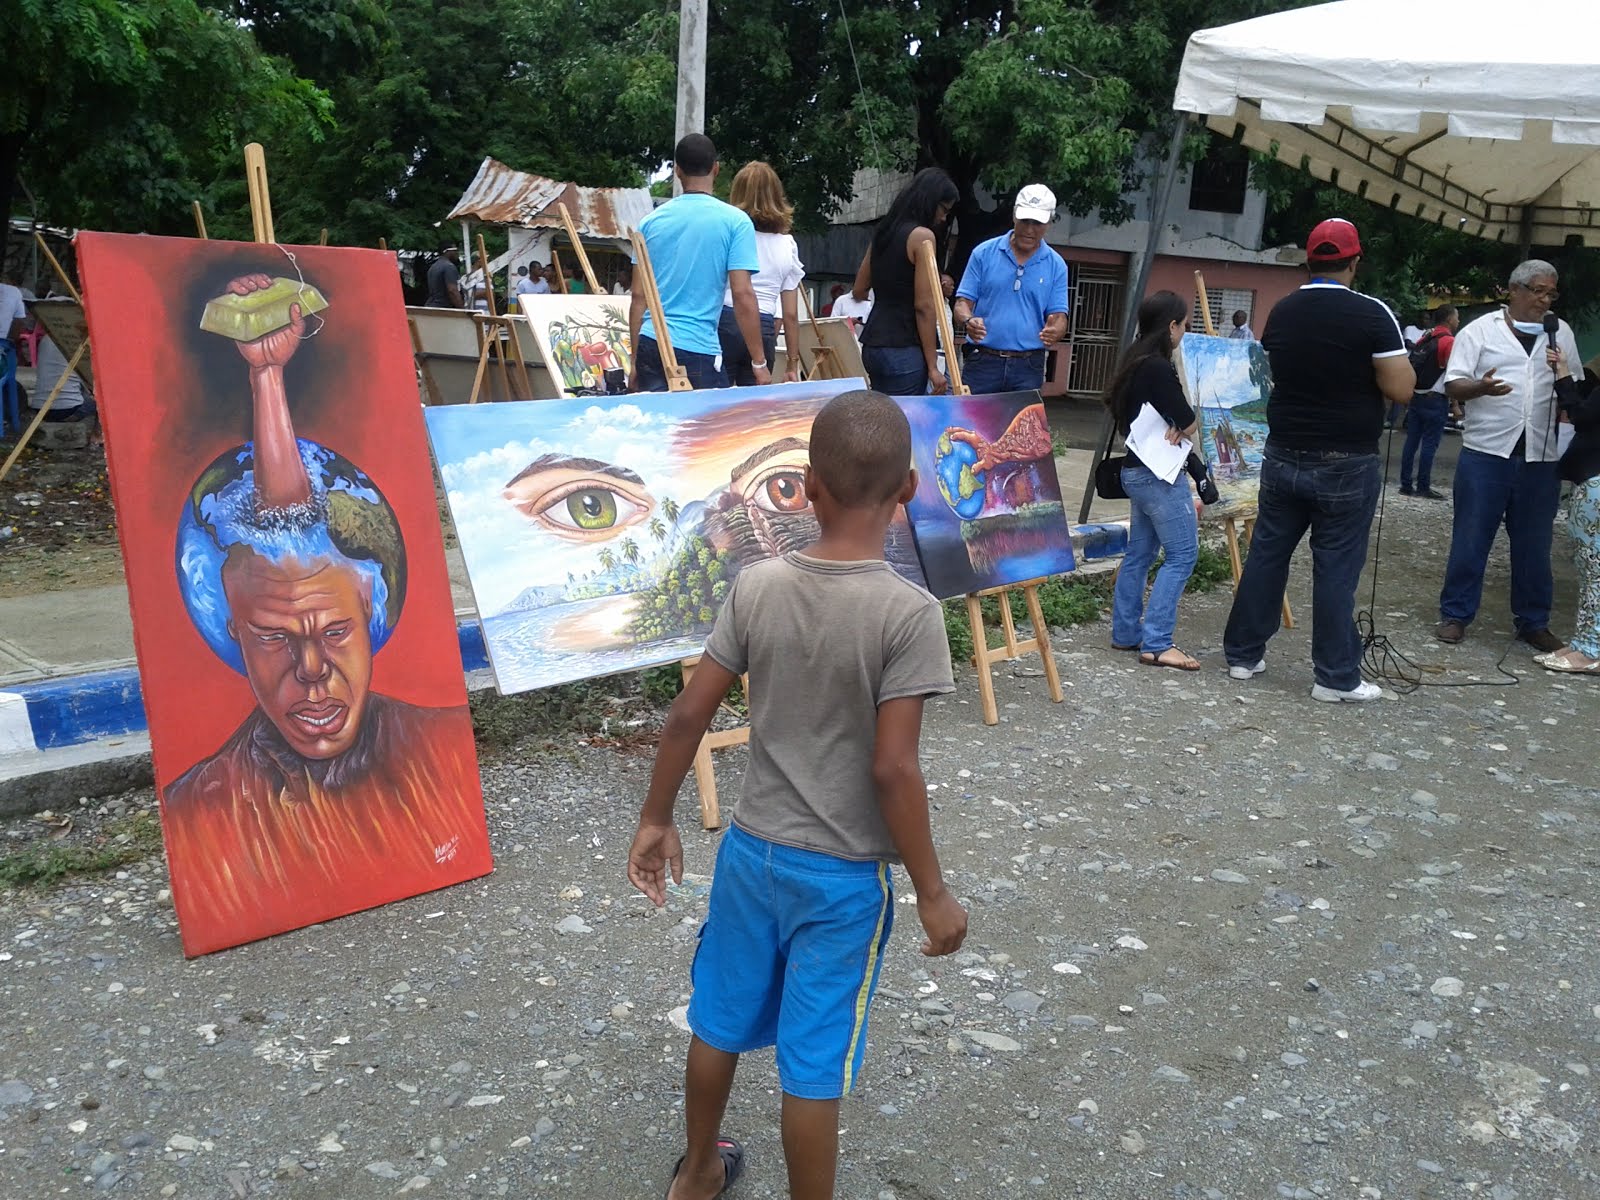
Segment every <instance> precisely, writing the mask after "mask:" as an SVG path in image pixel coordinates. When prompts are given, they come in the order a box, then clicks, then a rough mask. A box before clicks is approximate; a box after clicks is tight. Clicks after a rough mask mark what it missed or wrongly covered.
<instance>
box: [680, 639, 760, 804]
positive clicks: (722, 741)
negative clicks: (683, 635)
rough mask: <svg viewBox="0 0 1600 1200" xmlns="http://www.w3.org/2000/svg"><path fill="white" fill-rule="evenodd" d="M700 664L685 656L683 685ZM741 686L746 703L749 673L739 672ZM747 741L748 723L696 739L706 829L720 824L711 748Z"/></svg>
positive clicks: (697, 781)
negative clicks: (741, 674)
mask: <svg viewBox="0 0 1600 1200" xmlns="http://www.w3.org/2000/svg"><path fill="white" fill-rule="evenodd" d="M699 665H700V658H699V656H698V655H697V656H696V657H694V658H686V659H684V660H683V661H682V662H681V663H680V664H679V668H680V669H681V670H682V671H683V686H684V687H688V686H689V680H691V679H693V678H694V673H695V668H697V667H698V666H699ZM739 682H740V685H741V686H742V687H743V688H744V699H745V704H746V706H748V705H749V703H750V676H748V675H745V676H742V677H741V678H740V680H739ZM749 744H750V726H748V725H739V726H737V727H735V728H733V729H713V730H712V731H711V732H709V733H707V734H706V735H705V736H704V737H703V738H701V739H700V745H699V747H698V748H697V749H696V750H695V752H694V785H695V787H696V788H697V789H698V790H699V792H700V824H701V826H702V827H703V828H706V829H721V828H722V809H721V807H720V806H719V805H718V803H717V770H716V764H715V762H714V761H713V760H712V758H711V752H712V751H713V750H726V749H727V748H728V747H729V746H748V745H749Z"/></svg>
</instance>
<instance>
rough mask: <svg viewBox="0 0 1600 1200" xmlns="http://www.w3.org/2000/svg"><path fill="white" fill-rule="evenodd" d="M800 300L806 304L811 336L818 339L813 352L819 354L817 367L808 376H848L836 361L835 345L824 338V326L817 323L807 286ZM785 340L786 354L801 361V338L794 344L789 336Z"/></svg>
mask: <svg viewBox="0 0 1600 1200" xmlns="http://www.w3.org/2000/svg"><path fill="white" fill-rule="evenodd" d="M800 300H801V302H802V303H804V304H805V306H806V323H807V324H809V325H810V326H811V336H812V337H814V338H815V339H816V341H817V348H816V350H815V351H814V352H813V353H815V354H816V356H817V367H816V370H815V371H808V372H806V378H807V379H844V378H846V376H845V373H844V371H843V369H841V368H840V366H839V365H838V364H837V363H836V362H834V358H835V357H836V356H835V354H834V352H833V347H832V346H829V345H827V344H826V343H824V342H823V340H822V326H820V325H818V324H817V314H816V310H814V309H813V308H812V307H811V294H810V293H809V292H808V291H807V290H806V289H805V288H801V289H800ZM795 332H796V334H798V333H799V330H796V331H795ZM784 341H785V344H784V352H785V353H786V354H791V355H793V356H794V360H795V361H796V362H799V361H800V339H799V337H798V336H797V337H796V338H795V339H794V343H795V344H794V345H793V346H790V345H788V339H787V338H786V339H784ZM802 365H803V364H802Z"/></svg>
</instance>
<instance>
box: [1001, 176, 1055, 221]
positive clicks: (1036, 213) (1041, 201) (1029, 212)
mask: <svg viewBox="0 0 1600 1200" xmlns="http://www.w3.org/2000/svg"><path fill="white" fill-rule="evenodd" d="M1011 211H1012V212H1013V213H1014V214H1015V215H1016V218H1017V219H1018V220H1019V221H1041V222H1043V223H1044V224H1046V225H1048V224H1050V222H1051V221H1054V220H1055V219H1056V194H1055V193H1054V192H1052V191H1051V190H1050V189H1049V188H1047V187H1045V185H1044V184H1042V183H1030V184H1029V185H1028V186H1027V187H1025V188H1023V189H1022V190H1021V191H1020V192H1018V193H1017V203H1016V207H1014V208H1013V209H1012V210H1011Z"/></svg>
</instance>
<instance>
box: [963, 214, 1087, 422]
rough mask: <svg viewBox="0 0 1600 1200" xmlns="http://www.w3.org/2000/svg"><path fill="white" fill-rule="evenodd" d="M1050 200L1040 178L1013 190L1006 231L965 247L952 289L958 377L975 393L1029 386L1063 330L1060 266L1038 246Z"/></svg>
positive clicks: (1063, 272) (1063, 271)
mask: <svg viewBox="0 0 1600 1200" xmlns="http://www.w3.org/2000/svg"><path fill="white" fill-rule="evenodd" d="M1055 213H1056V198H1055V194H1054V193H1053V192H1051V190H1050V189H1049V188H1047V187H1045V186H1044V184H1042V183H1030V184H1029V185H1028V186H1027V187H1025V188H1023V189H1022V190H1021V191H1020V192H1018V193H1017V202H1016V205H1015V207H1014V208H1013V209H1012V213H1011V216H1012V226H1011V232H1010V233H1003V234H1001V235H1000V236H999V237H997V238H990V239H989V240H988V241H987V242H984V243H982V244H981V245H980V246H979V247H978V248H977V249H976V250H974V251H973V252H972V257H971V258H969V259H968V260H967V269H966V270H965V271H964V272H963V273H962V275H961V286H960V287H959V288H957V289H956V303H955V318H956V322H957V323H958V324H959V323H960V322H963V321H965V322H966V326H967V347H966V354H965V358H964V361H963V363H962V366H961V370H962V374H963V376H964V378H963V380H962V382H963V383H965V384H966V385H967V387H969V388H970V389H971V390H972V391H973V392H974V393H975V394H977V395H980V396H982V395H993V394H995V393H997V392H1017V391H1030V390H1037V389H1038V387H1039V386H1040V385H1041V384H1043V383H1044V363H1045V354H1046V352H1047V351H1048V350H1049V348H1050V347H1051V346H1054V345H1055V344H1056V343H1057V342H1059V341H1060V340H1061V339H1062V338H1063V337H1065V336H1066V334H1067V264H1066V263H1065V262H1063V261H1062V258H1061V255H1059V254H1057V253H1056V252H1055V251H1054V250H1052V249H1051V248H1050V247H1049V246H1047V245H1045V241H1044V231H1045V229H1046V228H1047V227H1048V226H1049V224H1050V222H1051V221H1053V220H1055Z"/></svg>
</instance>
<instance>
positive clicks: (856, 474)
mask: <svg viewBox="0 0 1600 1200" xmlns="http://www.w3.org/2000/svg"><path fill="white" fill-rule="evenodd" d="M811 469H812V470H813V471H815V472H816V474H817V478H818V479H819V480H820V481H821V483H822V486H823V487H825V488H827V489H828V494H829V495H830V496H832V497H833V498H834V499H835V500H836V501H838V502H839V503H840V504H842V505H844V506H845V507H846V508H874V507H876V506H877V505H879V504H882V503H883V502H884V501H885V500H888V499H890V498H892V497H893V496H894V495H895V493H896V492H898V491H899V490H900V489H901V488H902V487H903V486H904V485H905V482H906V476H907V474H908V473H909V472H910V470H911V423H910V422H909V421H907V420H906V415H905V413H903V412H901V411H900V406H899V405H898V404H896V403H895V402H894V401H893V400H891V399H889V397H888V396H885V395H884V394H883V393H882V392H873V391H868V390H867V389H865V388H863V389H860V390H858V391H854V392H843V393H841V394H840V395H837V396H835V397H834V398H833V399H832V400H830V401H828V403H827V406H826V407H824V408H823V410H822V411H821V412H820V413H818V414H817V419H816V420H815V421H814V422H813V423H812V425H811Z"/></svg>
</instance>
